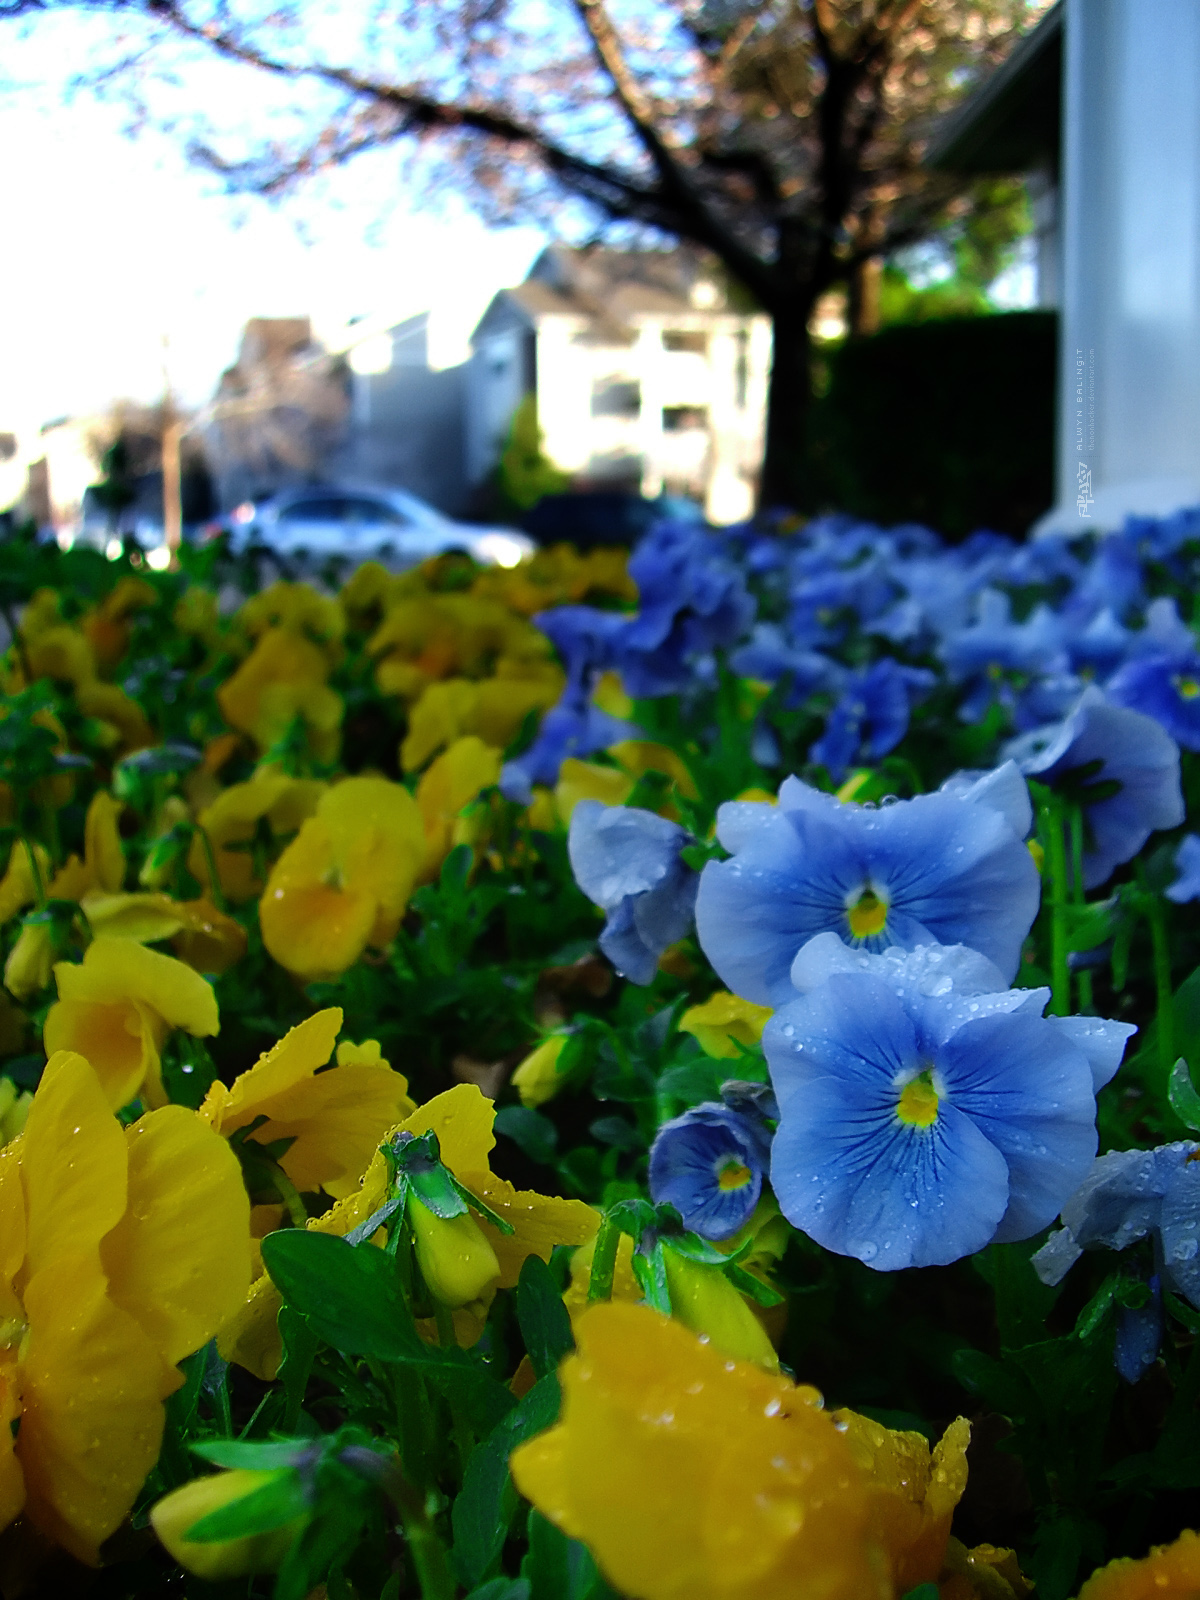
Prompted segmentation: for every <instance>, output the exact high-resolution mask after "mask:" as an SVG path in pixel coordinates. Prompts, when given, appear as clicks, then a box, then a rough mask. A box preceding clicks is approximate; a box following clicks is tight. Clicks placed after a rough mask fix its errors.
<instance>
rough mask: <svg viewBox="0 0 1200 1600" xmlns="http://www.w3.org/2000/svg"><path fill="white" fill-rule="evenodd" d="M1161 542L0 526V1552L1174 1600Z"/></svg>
mask: <svg viewBox="0 0 1200 1600" xmlns="http://www.w3.org/2000/svg"><path fill="white" fill-rule="evenodd" d="M1198 574H1200V517H1198V516H1194V515H1191V514H1181V515H1180V516H1178V517H1176V518H1173V519H1171V520H1169V521H1163V522H1145V523H1138V524H1131V525H1129V526H1128V527H1127V528H1126V529H1125V530H1124V532H1123V533H1121V534H1119V535H1114V536H1112V537H1110V538H1108V539H1106V540H1103V541H1100V542H1098V543H1095V544H1092V543H1087V542H1077V543H1075V544H1073V545H1068V544H1066V543H1063V542H1058V541H1046V542H1043V543H1038V544H1032V545H1025V546H1021V545H1016V544H1014V543H1012V542H1011V541H1008V540H1006V539H1004V538H1001V537H999V536H996V535H988V534H980V535H976V536H975V537H974V538H972V539H971V540H969V541H968V542H967V543H966V544H963V545H960V546H957V547H955V548H953V549H947V548H944V547H942V546H941V545H940V544H939V542H938V541H937V539H936V538H935V537H934V536H933V535H931V534H930V533H928V532H927V531H926V530H924V529H921V528H916V527H908V528H898V529H894V530H891V531H890V532H884V531H881V530H879V529H877V528H874V527H870V526H866V525H863V524H858V523H854V522H851V521H849V520H848V519H834V518H830V519H824V520H820V521H816V522H811V523H809V524H807V525H800V524H793V523H791V522H788V521H786V520H778V519H777V520H776V521H775V522H774V523H770V524H765V525H760V526H757V527H752V528H740V529H732V530H727V531H726V532H724V533H722V534H720V535H717V534H710V533H705V532H701V531H699V530H696V529H693V528H687V527H682V526H676V525H671V524H664V525H661V526H660V527H658V528H657V529H655V530H652V532H651V533H650V534H649V535H648V536H647V537H646V538H645V539H644V540H643V541H642V543H641V544H640V546H639V547H638V548H637V550H636V551H635V552H634V554H633V556H632V557H631V558H630V559H629V561H628V563H627V562H626V559H625V557H624V555H623V554H622V553H621V552H616V551H603V550H600V551H593V552H591V553H590V554H588V555H586V556H582V555H579V554H578V553H576V552H574V551H573V550H571V549H569V548H568V547H565V546H563V547H558V548H556V549H554V550H552V551H546V552H543V553H541V554H539V555H538V556H536V557H535V558H534V559H533V560H532V561H530V562H527V563H524V564H523V565H522V566H520V567H518V568H516V569H513V570H511V571H485V570H480V569H478V568H475V567H474V566H473V565H472V564H471V563H470V562H469V561H467V560H466V559H465V558H459V557H457V556H451V557H443V558H439V559H438V560H436V561H434V562H431V563H428V564H426V565H425V566H424V567H422V568H420V569H418V570H416V571H414V572H410V573H405V574H403V575H399V576H396V575H391V574H389V573H387V572H386V571H384V570H383V569H382V568H381V567H377V566H373V565H367V566H364V567H360V568H359V569H358V570H357V571H355V572H353V573H352V574H351V575H350V576H349V578H348V579H347V581H345V582H344V583H343V584H341V586H340V587H336V588H332V587H328V586H326V587H324V588H317V587H313V586H310V585H307V584H304V583H295V582H283V581H280V582H275V583H273V584H271V585H269V586H267V587H263V588H259V587H258V585H257V583H256V581H255V573H254V571H253V570H252V569H251V568H248V567H246V566H245V565H244V564H243V565H238V564H236V563H234V562H232V561H230V560H228V559H227V558H226V557H225V556H224V555H223V554H222V552H221V551H220V549H219V548H216V547H213V548H210V549H208V550H206V551H204V552H195V551H190V552H188V551H185V552H184V570H183V571H181V572H179V573H156V572H149V571H146V570H143V569H141V568H140V567H139V568H137V569H136V570H135V567H134V566H133V565H131V564H130V563H129V562H126V561H122V562H119V563H108V562H105V561H104V560H102V559H101V558H100V557H98V556H92V555H90V554H88V553H87V552H71V553H69V554H66V555H64V554H62V553H60V552H58V551H57V550H56V549H54V548H50V549H45V548H40V547H32V546H27V545H23V544H21V543H19V542H10V543H9V544H7V545H4V546H2V547H0V608H2V609H3V611H4V614H5V616H6V617H7V620H8V622H9V627H10V635H11V640H12V642H11V645H10V647H9V649H8V652H7V655H6V656H5V657H4V661H3V671H4V675H5V682H4V690H5V698H4V700H3V704H2V708H0V826H3V828H4V829H5V838H6V842H5V844H4V856H6V858H7V868H6V870H5V872H4V875H3V878H2V879H0V924H2V927H3V940H4V945H3V955H4V986H5V987H4V991H3V997H2V999H0V1074H2V1076H0V1137H2V1138H3V1139H4V1140H5V1141H7V1142H6V1143H4V1146H3V1150H2V1152H0V1252H2V1253H3V1254H2V1262H0V1265H2V1271H0V1297H2V1298H3V1308H2V1310H0V1405H2V1406H3V1411H4V1417H5V1420H6V1421H7V1422H8V1423H9V1427H8V1429H7V1430H6V1431H5V1434H4V1438H5V1440H6V1441H7V1443H6V1444H5V1447H4V1453H3V1454H0V1527H2V1528H3V1529H4V1530H5V1531H3V1532H2V1533H0V1588H2V1589H3V1592H4V1593H5V1595H6V1596H7V1595H9V1594H12V1595H17V1594H22V1593H23V1594H37V1593H46V1594H51V1593H63V1592H71V1590H72V1587H73V1586H74V1587H75V1588H77V1589H78V1592H83V1587H81V1586H84V1585H86V1582H88V1581H90V1580H88V1579H87V1578H86V1576H85V1574H84V1573H83V1571H82V1570H81V1568H80V1566H79V1565H78V1564H79V1563H82V1564H84V1566H86V1567H97V1566H99V1567H102V1568H103V1571H102V1573H101V1574H100V1576H99V1577H98V1578H96V1579H95V1582H96V1584H97V1585H98V1587H97V1588H96V1589H95V1592H96V1593H97V1594H103V1595H104V1596H130V1597H132V1596H142V1595H145V1596H149V1595H151V1594H158V1593H168V1592H178V1593H184V1592H186V1593H187V1594H188V1595H189V1596H192V1595H196V1596H203V1595H209V1594H211V1595H213V1596H221V1595H229V1596H232V1595H265V1594H268V1593H274V1594H275V1595H277V1596H279V1597H281V1600H304V1597H306V1596H310V1595H318V1594H325V1595H327V1596H329V1597H330V1600H343V1597H351V1596H353V1597H363V1600H367V1597H369V1600H375V1597H377V1596H378V1597H380V1600H384V1597H386V1600H397V1597H400V1596H404V1595H410V1594H420V1595H422V1596H423V1597H426V1600H452V1597H454V1596H468V1595H469V1596H471V1597H473V1600H603V1597H605V1596H611V1595H618V1596H620V1595H624V1596H628V1597H631V1600H675V1597H680V1600H682V1597H684V1596H687V1597H688V1600H697V1597H700V1600H703V1597H710V1600H774V1597H777V1596H778V1597H780V1600H783V1597H789V1600H792V1597H797V1600H798V1597H801V1596H803V1597H806V1600H807V1597H810V1596H811V1597H814V1600H816V1597H820V1600H864V1597H865V1600H871V1597H879V1600H892V1597H897V1600H898V1597H900V1596H904V1595H908V1596H910V1597H912V1600H917V1597H920V1600H935V1597H940V1600H1020V1597H1024V1596H1028V1595H1029V1594H1031V1593H1033V1592H1036V1594H1037V1596H1038V1597H1039V1600H1068V1597H1070V1596H1075V1595H1080V1596H1081V1597H1085V1600H1118V1597H1119V1600H1134V1597H1136V1596H1142V1595H1151V1594H1153V1595H1156V1596H1157V1595H1167V1596H1170V1595H1177V1596H1181V1597H1182V1596H1193V1597H1194V1596H1196V1595H1197V1594H1200V1538H1197V1536H1196V1535H1195V1534H1194V1533H1191V1532H1189V1531H1188V1530H1189V1529H1190V1528H1192V1527H1195V1526H1197V1525H1200V1512H1198V1511H1197V1509H1196V1507H1197V1501H1196V1492H1197V1490H1200V1453H1198V1451H1197V1444H1196V1440H1197V1438H1200V1430H1198V1429H1197V1426H1196V1423H1197V1417H1196V1410H1195V1407H1196V1401H1197V1393H1198V1390H1200V1355H1197V1354H1195V1353H1194V1347H1195V1342H1196V1335H1197V1333H1198V1332H1200V1162H1197V1161H1196V1159H1195V1158H1196V1156H1197V1154H1198V1153H1200V1146H1197V1144H1196V1142H1195V1138H1194V1136H1195V1135H1197V1134H1200V1092H1198V1091H1197V1089H1196V1088H1195V1087H1194V1086H1193V1082H1192V1077H1191V1071H1190V1067H1191V1066H1195V1067H1196V1068H1198V1069H1200V937H1198V935H1197V931H1196V927H1195V923H1194V919H1193V918H1192V917H1191V914H1190V910H1189V907H1190V906H1191V904H1192V903H1193V902H1194V901H1195V900H1196V899H1198V898H1200V840H1198V839H1197V837H1196V836H1195V835H1192V834H1189V833H1187V832H1186V831H1185V830H1186V828H1187V825H1188V819H1189V816H1195V814H1196V809H1197V805H1198V803H1200V788H1198V785H1200V765H1198V764H1197V756H1196V754H1195V752H1197V751H1200V654H1198V652H1197V642H1196V636H1195V634H1194V633H1193V631H1192V628H1191V626H1190V623H1191V620H1192V607H1193V594H1194V591H1195V587H1196V580H1197V576H1198ZM4 856H0V860H2V859H4ZM176 1562H180V1563H182V1565H183V1566H184V1567H185V1568H187V1569H189V1571H190V1573H191V1574H192V1575H193V1576H191V1577H188V1578H186V1579H185V1578H184V1577H183V1576H182V1575H181V1574H180V1573H179V1568H178V1566H176V1564H175V1563H176ZM1089 1574H1091V1576H1089ZM1035 1584H1036V1590H1035V1589H1034V1585H1035Z"/></svg>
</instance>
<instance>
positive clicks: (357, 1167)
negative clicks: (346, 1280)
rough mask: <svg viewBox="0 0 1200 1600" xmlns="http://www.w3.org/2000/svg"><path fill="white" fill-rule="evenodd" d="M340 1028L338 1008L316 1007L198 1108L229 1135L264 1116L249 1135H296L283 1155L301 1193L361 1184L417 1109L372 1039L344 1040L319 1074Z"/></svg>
mask: <svg viewBox="0 0 1200 1600" xmlns="http://www.w3.org/2000/svg"><path fill="white" fill-rule="evenodd" d="M341 1026H342V1013H341V1011H339V1010H338V1008H337V1007H336V1006H334V1007H331V1008H330V1009H329V1010H327V1011H318V1012H317V1013H316V1015H315V1016H312V1017H309V1018H308V1019H307V1020H306V1021H305V1022H302V1023H300V1024H299V1025H298V1026H297V1027H295V1028H293V1029H291V1031H290V1032H289V1033H286V1034H285V1035H284V1036H283V1038H282V1039H280V1041H279V1043H278V1044H277V1045H275V1046H274V1047H273V1048H272V1049H270V1050H268V1051H267V1052H266V1053H265V1054H264V1055H262V1056H260V1057H259V1059H258V1061H257V1063H256V1064H255V1065H254V1066H253V1067H251V1068H250V1069H249V1071H248V1072H243V1073H242V1074H241V1075H240V1077H238V1078H236V1079H235V1080H234V1083H233V1087H232V1088H227V1087H226V1085H225V1084H223V1083H221V1082H219V1081H218V1082H216V1083H214V1084H213V1085H212V1086H211V1087H210V1089H209V1091H208V1093H207V1095H206V1096H205V1098H204V1103H203V1104H202V1105H201V1107H200V1111H199V1116H200V1118H201V1120H202V1121H203V1122H206V1123H207V1124H208V1125H209V1127H211V1128H212V1129H213V1130H214V1131H215V1132H216V1133H219V1134H221V1135H222V1136H223V1137H225V1138H228V1137H229V1135H230V1134H231V1133H236V1132H237V1130H238V1129H239V1128H245V1127H248V1126H249V1124H250V1123H252V1122H254V1121H255V1120H256V1119H257V1118H258V1117H266V1119H267V1120H266V1122H264V1123H263V1124H262V1126H261V1127H259V1128H256V1129H255V1131H254V1132H253V1133H251V1134H249V1135H248V1136H247V1137H248V1140H250V1141H253V1142H254V1143H257V1144H273V1143H274V1142H275V1140H276V1139H290V1140H292V1144H291V1145H290V1146H289V1148H288V1149H287V1150H286V1151H285V1153H284V1154H283V1155H282V1156H281V1157H280V1158H279V1165H280V1166H281V1167H282V1168H283V1170H284V1172H285V1173H286V1174H287V1176H288V1178H289V1179H290V1180H291V1182H292V1183H293V1184H294V1185H295V1186H296V1188H297V1189H299V1190H301V1191H306V1190H315V1189H324V1190H325V1192H326V1193H327V1194H330V1195H333V1196H334V1198H335V1199H340V1198H341V1197H343V1196H345V1195H348V1194H352V1193H353V1192H354V1191H355V1190H356V1189H357V1188H358V1183H359V1179H360V1178H361V1177H362V1175H363V1173H364V1172H365V1171H366V1169H367V1167H368V1165H369V1164H370V1162H371V1159H372V1157H373V1156H374V1155H375V1152H376V1151H377V1149H378V1148H379V1143H380V1140H381V1139H382V1138H383V1136H384V1134H385V1133H386V1132H387V1130H388V1129H389V1128H391V1127H394V1126H395V1125H396V1123H397V1122H398V1121H400V1120H401V1118H403V1117H405V1116H408V1115H409V1114H411V1112H412V1111H413V1110H415V1107H414V1105H413V1102H412V1100H411V1099H410V1098H409V1094H408V1081H407V1079H406V1078H405V1077H404V1076H403V1074H401V1073H399V1072H393V1071H392V1069H391V1067H390V1066H389V1064H388V1063H387V1062H386V1061H385V1060H384V1059H383V1058H382V1056H381V1055H380V1053H379V1046H378V1044H376V1043H375V1041H374V1040H368V1041H367V1042H366V1043H365V1044H361V1045H355V1044H349V1043H346V1044H343V1045H341V1046H340V1047H339V1049H338V1055H337V1065H336V1066H333V1067H330V1068H329V1069H328V1071H324V1072H323V1071H321V1068H323V1067H324V1066H325V1064H326V1063H327V1062H328V1060H329V1058H330V1056H331V1055H332V1054H333V1046H334V1041H335V1040H336V1038H337V1036H338V1031H339V1030H340V1028H341Z"/></svg>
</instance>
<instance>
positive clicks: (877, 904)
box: [846, 889, 888, 939]
mask: <svg viewBox="0 0 1200 1600" xmlns="http://www.w3.org/2000/svg"><path fill="white" fill-rule="evenodd" d="M887 914H888V903H887V901H886V900H881V899H880V897H879V896H878V895H877V894H876V893H875V891H874V889H864V890H863V892H862V893H861V894H860V895H859V897H858V899H857V900H856V901H855V902H854V904H853V905H852V906H848V907H847V909H846V916H847V919H848V920H849V923H850V932H851V933H852V934H853V935H854V937H855V938H856V939H869V938H870V937H871V936H872V934H876V933H882V932H883V930H884V928H885V927H886V926H887Z"/></svg>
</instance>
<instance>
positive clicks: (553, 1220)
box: [219, 1083, 600, 1378]
mask: <svg viewBox="0 0 1200 1600" xmlns="http://www.w3.org/2000/svg"><path fill="white" fill-rule="evenodd" d="M495 1116H496V1110H495V1107H494V1106H493V1104H492V1102H491V1101H490V1100H487V1099H485V1098H484V1096H483V1095H482V1094H480V1092H479V1090H478V1089H477V1088H476V1087H475V1085H474V1084H470V1083H460V1084H456V1085H455V1087H454V1088H453V1089H447V1090H446V1092H445V1093H444V1094H439V1095H435V1096H434V1098H433V1099H432V1100H430V1101H428V1102H427V1103H426V1104H425V1105H423V1106H419V1107H418V1108H417V1110H416V1111H414V1112H413V1113H412V1115H411V1116H409V1117H406V1118H405V1120H404V1121H403V1122H401V1123H400V1124H399V1125H398V1126H397V1127H394V1128H391V1129H389V1131H388V1132H387V1133H386V1134H385V1135H384V1138H383V1139H381V1140H380V1143H381V1144H382V1143H384V1142H385V1141H386V1140H388V1139H392V1138H394V1137H395V1136H396V1135H397V1134H398V1133H411V1134H413V1135H415V1136H418V1135H420V1134H422V1133H428V1132H430V1131H432V1132H433V1133H435V1134H436V1135H437V1138H438V1145H439V1148H440V1152H441V1159H442V1162H443V1164H444V1165H445V1166H447V1167H448V1168H449V1169H450V1171H451V1172H452V1173H453V1174H454V1176H455V1177H456V1178H457V1179H458V1180H459V1182H460V1183H462V1184H463V1185H464V1187H466V1188H467V1189H469V1190H470V1191H471V1193H472V1194H474V1195H476V1196H477V1197H478V1198H479V1199H481V1200H482V1201H483V1202H484V1204H485V1205H487V1206H488V1207H490V1209H491V1210H492V1211H495V1212H496V1213H497V1214H498V1215H499V1216H501V1217H503V1218H504V1220H505V1221H506V1222H508V1223H510V1224H511V1225H512V1228H513V1232H512V1233H511V1234H503V1233H501V1232H500V1230H499V1229H498V1228H495V1227H493V1226H492V1225H491V1223H489V1222H487V1221H486V1219H483V1218H479V1219H476V1220H477V1222H478V1227H479V1230H480V1232H481V1234H482V1236H483V1238H484V1239H485V1240H486V1242H487V1244H488V1246H489V1247H490V1250H491V1252H492V1253H493V1256H494V1259H495V1263H496V1269H497V1271H496V1276H495V1278H494V1281H493V1282H492V1283H491V1284H490V1285H489V1288H488V1293H490V1291H491V1289H494V1288H499V1289H511V1288H514V1287H515V1286H516V1283H517V1279H518V1278H519V1277H520V1275H521V1267H522V1264H523V1263H524V1261H525V1259H526V1258H527V1257H528V1256H531V1255H537V1256H540V1257H541V1258H542V1260H543V1261H549V1259H550V1254H551V1252H552V1251H553V1249H554V1247H555V1245H558V1244H567V1245H578V1244H583V1243H584V1242H585V1241H587V1240H589V1239H592V1238H593V1237H594V1236H595V1233H596V1230H597V1228H598V1227H599V1226H600V1216H599V1213H598V1212H596V1211H594V1210H593V1209H592V1207H591V1206H589V1205H585V1204H584V1202H583V1201H582V1200H562V1199H559V1198H558V1197H556V1196H554V1195H542V1194H537V1193H535V1192H533V1191H532V1190H518V1189H514V1188H513V1186H512V1184H510V1183H507V1182H506V1181H505V1180H504V1179H503V1178H497V1177H496V1176H495V1174H494V1173H493V1172H492V1171H491V1169H490V1167H489V1165H488V1155H489V1153H490V1151H491V1150H492V1148H493V1146H494V1145H495V1142H496V1140H495V1136H494V1135H493V1133H492V1124H493V1122H494V1121H495ZM387 1189H388V1169H387V1162H386V1161H385V1159H384V1157H383V1155H382V1154H381V1153H379V1152H377V1153H376V1155H375V1156H374V1158H373V1159H372V1161H371V1165H370V1166H369V1167H368V1168H367V1171H366V1174H365V1176H364V1178H363V1180H362V1184H361V1186H360V1187H359V1188H358V1189H356V1190H355V1191H354V1192H353V1193H352V1194H350V1195H349V1196H347V1198H346V1199H344V1200H339V1201H338V1203H337V1204H336V1205H335V1206H334V1207H333V1208H332V1210H330V1211H327V1212H326V1213H325V1215H324V1216H323V1217H314V1218H313V1219H312V1220H311V1221H310V1222H309V1224H308V1226H309V1228H310V1229H312V1231H313V1232H315V1233H331V1234H336V1235H338V1236H340V1237H345V1235H346V1234H348V1233H350V1232H352V1231H353V1230H354V1229H355V1228H357V1227H358V1226H359V1225H360V1224H361V1223H364V1222H366V1221H367V1219H368V1218H369V1217H370V1216H371V1215H372V1214H373V1213H374V1212H376V1211H378V1209H379V1208H380V1206H381V1205H382V1204H383V1203H384V1200H385V1198H386V1195H387ZM458 1220H459V1219H457V1218H455V1219H452V1222H454V1221H458ZM281 1304H282V1301H281V1299H280V1296H279V1291H278V1290H277V1289H276V1288H275V1285H274V1284H273V1283H272V1282H271V1280H270V1278H269V1277H268V1276H267V1275H266V1274H265V1273H264V1274H263V1276H262V1277H260V1278H258V1279H256V1281H255V1282H254V1284H253V1285H252V1286H251V1289H250V1293H249V1295H248V1296H247V1299H246V1303H245V1305H244V1306H243V1307H242V1309H241V1311H240V1312H239V1313H238V1315H237V1316H236V1317H234V1318H233V1319H232V1320H231V1321H230V1323H229V1324H228V1325H227V1326H226V1327H225V1328H224V1329H223V1330H222V1332H221V1335H220V1338H219V1348H220V1351H221V1354H222V1355H223V1356H224V1357H225V1359H226V1360H227V1361H236V1362H237V1363H238V1364H239V1365H241V1366H244V1367H245V1368H247V1370H248V1371H250V1372H253V1373H254V1374H255V1375H256V1376H257V1377H260V1378H273V1377H274V1376H275V1373H276V1371H277V1370H278V1367H279V1361H280V1357H281V1355H282V1346H281V1344H280V1339H279V1330H278V1326H277V1320H276V1319H277V1317H278V1314H279V1307H280V1305H281ZM482 1328H483V1324H482V1322H481V1321H480V1319H479V1317H478V1316H477V1315H475V1313H474V1312H473V1311H472V1310H471V1309H470V1308H467V1309H463V1310H460V1311H456V1312H455V1315H454V1329H455V1333H456V1336H457V1337H458V1340H459V1342H460V1343H470V1342H472V1341H473V1340H474V1339H477V1338H478V1337H479V1335H480V1333H481V1332H482ZM423 1331H425V1332H427V1333H428V1334H429V1336H430V1337H433V1336H434V1334H433V1330H432V1329H427V1330H423Z"/></svg>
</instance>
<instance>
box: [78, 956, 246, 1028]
mask: <svg viewBox="0 0 1200 1600" xmlns="http://www.w3.org/2000/svg"><path fill="white" fill-rule="evenodd" d="M54 977H55V981H56V982H57V984H58V993H59V998H60V999H62V1000H86V1001H100V1002H103V1003H111V1002H114V1001H121V1000H127V999H128V1000H140V1001H142V1002H144V1004H146V1005H147V1006H149V1007H150V1008H151V1009H152V1010H154V1011H156V1012H157V1013H158V1015H159V1016H160V1017H162V1019H163V1020H164V1022H166V1023H167V1024H168V1025H169V1026H170V1027H172V1028H183V1029H185V1030H186V1031H187V1032H188V1033H191V1034H196V1035H208V1034H214V1033H217V1032H218V1031H219V1030H220V1018H219V1016H218V1013H217V1001H216V996H215V995H214V994H213V990H212V985H211V984H210V983H206V982H205V981H204V979H203V978H202V977H201V976H200V975H199V973H197V972H193V971H192V969H191V967H187V966H185V965H184V964H183V962H182V961H176V960H174V958H173V957H171V956H164V955H160V954H159V952H158V951H157V950H146V949H144V948H143V947H142V946H141V945H140V944H136V943H135V942H134V941H133V940H132V939H116V938H111V937H109V936H107V935H105V936H101V937H100V938H97V939H93V941H92V943H91V944H90V945H89V946H88V947H87V949H86V951H85V952H84V956H83V964H82V965H81V966H75V965H73V964H72V963H70V962H67V961H60V962H59V963H58V964H57V966H56V967H55V968H54Z"/></svg>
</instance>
